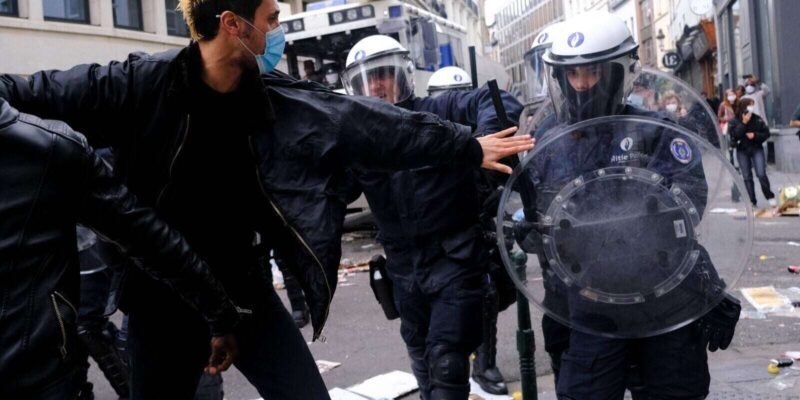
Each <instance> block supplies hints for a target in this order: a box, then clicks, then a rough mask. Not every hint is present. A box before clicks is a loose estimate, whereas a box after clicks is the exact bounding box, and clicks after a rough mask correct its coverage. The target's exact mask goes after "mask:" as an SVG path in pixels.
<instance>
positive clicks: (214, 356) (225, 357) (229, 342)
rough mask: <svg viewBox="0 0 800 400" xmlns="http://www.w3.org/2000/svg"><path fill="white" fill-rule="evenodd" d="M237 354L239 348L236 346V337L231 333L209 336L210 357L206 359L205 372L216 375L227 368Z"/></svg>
mask: <svg viewBox="0 0 800 400" xmlns="http://www.w3.org/2000/svg"><path fill="white" fill-rule="evenodd" d="M238 355H239V348H238V347H237V346H236V339H234V338H233V335H231V334H228V335H225V336H215V337H213V338H211V357H209V359H208V366H207V367H206V369H205V371H206V373H208V374H211V375H216V374H218V373H220V372H222V371H226V370H228V368H230V367H231V364H233V360H235V359H236V356H238Z"/></svg>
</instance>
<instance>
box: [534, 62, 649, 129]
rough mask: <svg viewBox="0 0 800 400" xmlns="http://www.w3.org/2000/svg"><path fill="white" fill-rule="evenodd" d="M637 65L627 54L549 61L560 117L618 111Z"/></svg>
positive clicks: (550, 85)
mask: <svg viewBox="0 0 800 400" xmlns="http://www.w3.org/2000/svg"><path fill="white" fill-rule="evenodd" d="M636 66H638V64H635V63H634V64H631V59H630V57H628V56H627V55H625V56H622V57H619V58H615V59H612V60H608V61H604V62H599V63H595V64H584V65H548V66H547V68H546V70H547V71H548V73H547V76H548V90H549V91H550V95H551V98H552V100H553V105H554V107H555V111H556V115H557V116H558V119H559V121H561V122H565V123H575V122H579V121H584V120H587V119H590V118H597V117H603V116H609V115H615V114H618V113H619V112H620V111H621V109H622V106H623V105H624V101H625V97H626V96H627V94H628V93H629V92H630V90H631V86H632V81H633V79H635V77H636V76H637V75H638V68H636ZM631 69H633V70H634V71H633V72H631V71H629V70H631Z"/></svg>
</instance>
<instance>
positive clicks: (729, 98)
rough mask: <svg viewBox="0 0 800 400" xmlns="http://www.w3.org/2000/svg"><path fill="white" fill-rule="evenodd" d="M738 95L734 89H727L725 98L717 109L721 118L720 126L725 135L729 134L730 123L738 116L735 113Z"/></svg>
mask: <svg viewBox="0 0 800 400" xmlns="http://www.w3.org/2000/svg"><path fill="white" fill-rule="evenodd" d="M737 100H738V97H737V96H736V92H735V91H734V90H733V89H728V90H726V91H725V98H723V99H722V103H720V105H719V108H718V109H717V118H719V127H720V129H721V130H722V134H723V135H727V134H728V123H729V122H730V121H731V120H732V119H733V118H734V117H735V116H736V115H735V113H734V106H735V105H736V101H737Z"/></svg>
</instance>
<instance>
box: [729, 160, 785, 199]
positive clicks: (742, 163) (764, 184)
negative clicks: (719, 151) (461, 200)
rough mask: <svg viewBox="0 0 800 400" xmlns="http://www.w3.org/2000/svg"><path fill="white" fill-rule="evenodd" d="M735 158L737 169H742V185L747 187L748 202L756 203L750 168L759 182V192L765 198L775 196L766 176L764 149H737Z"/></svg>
mask: <svg viewBox="0 0 800 400" xmlns="http://www.w3.org/2000/svg"><path fill="white" fill-rule="evenodd" d="M736 159H737V160H738V161H739V169H741V170H742V178H743V179H744V185H745V187H746V188H747V194H748V195H749V196H750V202H751V203H753V205H755V204H756V190H755V184H754V183H753V174H752V171H751V169H755V170H756V177H757V178H758V182H759V183H760V184H761V192H762V193H764V197H766V198H767V200H769V199H772V198H774V197H775V194H774V193H772V190H770V187H769V179H768V178H767V162H766V158H765V157H764V149H763V148H760V147H759V148H756V149H753V150H750V151H746V150H744V151H743V150H737V151H736Z"/></svg>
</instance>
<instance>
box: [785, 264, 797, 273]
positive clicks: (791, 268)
mask: <svg viewBox="0 0 800 400" xmlns="http://www.w3.org/2000/svg"><path fill="white" fill-rule="evenodd" d="M786 269H788V270H789V272H791V273H793V274H800V265H790V266H789V267H787V268H786Z"/></svg>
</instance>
